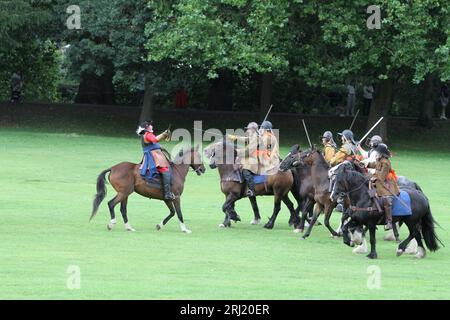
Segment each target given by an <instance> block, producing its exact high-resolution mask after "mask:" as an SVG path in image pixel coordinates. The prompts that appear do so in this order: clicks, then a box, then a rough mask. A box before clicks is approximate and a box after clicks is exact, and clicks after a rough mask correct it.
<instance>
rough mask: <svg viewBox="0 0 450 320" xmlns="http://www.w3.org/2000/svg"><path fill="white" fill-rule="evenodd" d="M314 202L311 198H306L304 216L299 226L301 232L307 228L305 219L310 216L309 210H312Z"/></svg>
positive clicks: (303, 208) (303, 209)
mask: <svg viewBox="0 0 450 320" xmlns="http://www.w3.org/2000/svg"><path fill="white" fill-rule="evenodd" d="M313 205H314V202H313V201H311V199H310V198H306V200H305V202H304V203H303V205H302V218H301V220H300V225H299V227H298V230H299V232H303V230H304V229H305V221H306V218H307V216H308V213H309V211H311V208H312V207H313Z"/></svg>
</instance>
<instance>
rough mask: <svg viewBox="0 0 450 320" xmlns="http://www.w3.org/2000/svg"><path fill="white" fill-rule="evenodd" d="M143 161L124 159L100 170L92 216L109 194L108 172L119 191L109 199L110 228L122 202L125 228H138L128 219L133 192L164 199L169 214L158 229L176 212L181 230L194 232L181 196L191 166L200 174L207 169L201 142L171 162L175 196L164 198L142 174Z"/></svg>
mask: <svg viewBox="0 0 450 320" xmlns="http://www.w3.org/2000/svg"><path fill="white" fill-rule="evenodd" d="M139 166H140V164H136V163H131V162H121V163H119V164H117V165H115V166H113V167H111V168H109V169H106V170H104V171H102V172H101V173H100V175H99V176H98V178H97V194H96V195H95V198H94V203H93V208H92V214H91V218H90V220H92V218H94V216H95V214H96V213H97V210H98V207H99V206H100V203H101V202H102V201H103V199H104V198H105V196H106V187H105V179H106V177H105V176H106V174H107V173H108V172H110V174H109V182H110V183H111V185H112V186H113V188H114V189H115V190H116V192H117V194H116V195H115V196H114V198H112V199H111V200H110V201H109V202H108V207H109V212H110V214H111V222H110V223H109V224H108V226H107V227H108V230H111V229H112V228H113V227H114V225H115V224H116V216H115V212H114V207H115V206H116V205H117V204H118V203H120V212H121V213H122V218H123V222H124V223H125V229H126V230H128V231H135V230H134V229H133V227H132V226H131V225H130V223H129V222H128V217H127V202H128V196H129V195H130V194H132V193H133V192H136V193H138V194H140V195H141V196H144V197H147V198H152V199H157V200H162V201H164V203H165V204H166V206H167V207H168V208H169V211H170V213H169V215H168V216H167V217H166V218H165V219H164V220H163V221H162V222H161V223H159V224H157V225H156V229H157V230H160V229H161V228H162V227H163V226H164V225H165V224H166V223H167V222H168V221H169V220H170V219H171V218H172V217H173V216H174V215H175V212H176V214H177V217H178V220H179V222H180V228H181V231H183V232H185V233H191V230H189V229H188V228H187V227H186V225H185V224H184V221H183V215H182V213H181V204H180V197H181V194H182V193H183V189H184V182H185V180H186V175H187V173H188V171H189V167H191V168H192V169H193V170H194V171H195V172H196V173H197V175H201V174H202V173H204V172H205V170H206V169H205V166H204V165H203V163H202V161H201V156H200V154H199V152H198V146H197V147H195V148H192V149H190V150H188V151H183V150H181V151H180V152H179V153H178V154H177V156H176V157H175V159H174V161H173V162H172V163H171V165H170V167H171V171H172V187H171V189H172V192H173V193H174V195H175V200H164V197H163V193H162V190H161V187H160V186H159V185H158V184H156V185H149V184H147V182H146V181H145V180H144V179H143V178H142V176H141V175H140V170H139Z"/></svg>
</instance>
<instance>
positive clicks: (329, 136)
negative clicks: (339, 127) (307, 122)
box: [321, 131, 333, 141]
mask: <svg viewBox="0 0 450 320" xmlns="http://www.w3.org/2000/svg"><path fill="white" fill-rule="evenodd" d="M321 138H324V139H327V141H330V140H332V139H333V134H332V133H331V131H325V132H324V133H323V135H322V136H321Z"/></svg>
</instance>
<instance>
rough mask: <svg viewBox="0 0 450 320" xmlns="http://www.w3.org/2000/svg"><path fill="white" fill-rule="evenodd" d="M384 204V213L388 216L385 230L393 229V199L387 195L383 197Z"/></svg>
mask: <svg viewBox="0 0 450 320" xmlns="http://www.w3.org/2000/svg"><path fill="white" fill-rule="evenodd" d="M383 204H384V214H385V216H386V225H385V226H384V230H391V229H392V199H391V198H389V197H386V198H384V199H383Z"/></svg>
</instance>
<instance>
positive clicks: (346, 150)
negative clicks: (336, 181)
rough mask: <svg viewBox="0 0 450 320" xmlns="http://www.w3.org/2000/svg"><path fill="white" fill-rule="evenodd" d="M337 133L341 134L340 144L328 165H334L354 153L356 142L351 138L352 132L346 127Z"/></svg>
mask: <svg viewBox="0 0 450 320" xmlns="http://www.w3.org/2000/svg"><path fill="white" fill-rule="evenodd" d="M338 135H340V136H341V141H342V146H341V147H340V148H339V150H338V152H336V154H335V155H334V157H333V158H331V160H330V166H332V167H333V166H335V165H338V164H340V163H342V162H343V161H345V160H346V159H347V158H349V157H351V156H352V155H355V154H356V152H355V150H356V142H355V139H354V138H353V132H352V131H351V130H349V129H346V130H344V131H342V132H340V133H338Z"/></svg>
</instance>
